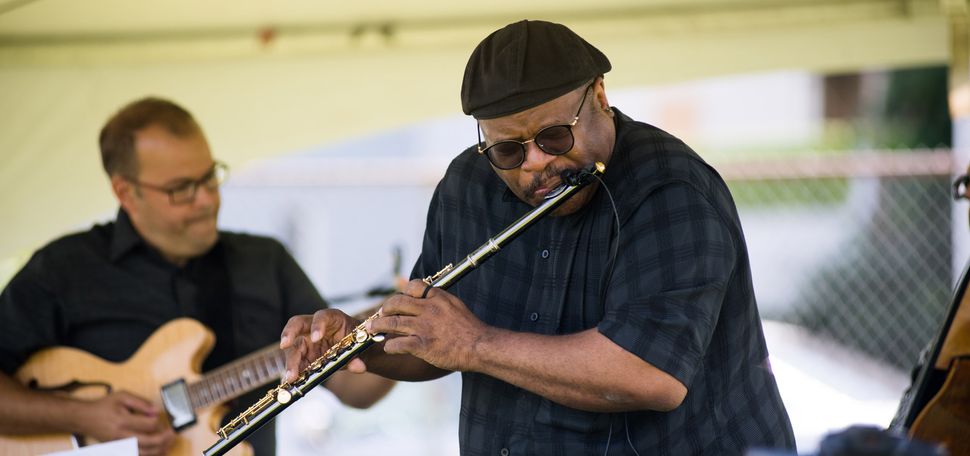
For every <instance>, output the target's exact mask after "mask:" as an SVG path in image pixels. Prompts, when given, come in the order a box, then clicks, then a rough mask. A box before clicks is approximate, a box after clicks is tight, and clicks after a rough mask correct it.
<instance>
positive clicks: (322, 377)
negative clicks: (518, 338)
mask: <svg viewBox="0 0 970 456" xmlns="http://www.w3.org/2000/svg"><path fill="white" fill-rule="evenodd" d="M605 171H606V166H605V165H604V164H603V163H600V162H596V163H594V164H592V165H589V166H587V167H586V168H583V169H582V170H580V171H579V172H577V173H575V174H572V175H571V176H567V177H564V182H566V183H564V184H563V185H561V186H560V187H558V188H556V189H555V190H553V191H552V192H550V193H549V195H547V196H546V199H545V201H543V202H542V204H540V205H539V206H537V207H536V208H535V209H533V210H531V211H529V212H528V213H526V214H525V215H523V216H522V217H520V218H519V219H518V220H516V221H515V222H513V223H512V224H511V225H509V226H508V227H507V228H505V229H504V230H502V232H500V233H499V234H497V235H495V237H493V238H490V239H488V240H487V241H485V243H484V244H482V245H481V246H480V247H479V248H477V249H475V251H474V252H472V253H470V254H469V255H468V256H467V257H465V259H464V260H462V261H461V262H460V263H458V264H457V265H452V264H449V265H447V266H445V267H444V268H443V269H442V270H441V271H439V272H438V273H437V274H435V275H433V276H430V277H426V278H425V279H423V280H424V282H425V283H426V284H428V285H429V286H432V287H435V288H447V287H448V286H450V285H452V284H454V283H455V282H457V281H458V280H459V279H461V278H462V277H463V276H464V275H465V274H467V273H468V272H470V271H471V270H472V269H475V268H476V267H478V266H479V265H480V264H482V263H483V262H485V261H486V260H487V259H488V258H489V257H491V256H492V255H493V254H495V253H496V252H498V251H499V249H501V248H502V247H503V246H504V245H505V244H507V243H509V242H511V241H512V240H513V239H515V238H516V237H517V236H518V235H519V234H520V233H522V232H523V231H524V230H525V229H526V228H528V227H530V226H532V225H533V224H534V223H535V222H537V221H538V220H539V219H541V218H542V217H544V216H546V215H548V214H549V213H551V212H552V211H554V210H555V209H556V208H558V207H559V206H560V205H561V204H562V203H564V202H565V201H566V200H567V199H569V198H570V197H572V196H573V195H575V194H576V193H577V192H579V190H581V189H582V188H583V187H585V186H586V185H587V184H589V183H590V182H592V180H593V179H592V178H593V177H598V176H601V175H602V174H603V173H604V172H605ZM379 315H380V312H377V313H375V314H374V315H371V316H370V317H368V318H367V319H366V320H364V321H363V322H362V323H361V324H360V325H358V326H357V327H356V328H354V330H353V331H351V332H350V333H348V334H347V335H346V336H344V337H343V339H341V340H340V341H339V342H337V343H336V344H334V345H333V346H332V347H330V349H328V350H327V351H326V353H324V354H323V356H321V357H319V358H317V359H316V360H315V361H313V362H312V363H310V365H308V366H307V367H306V369H304V370H303V371H302V372H301V373H300V375H299V377H297V378H296V380H293V381H292V382H286V383H282V384H280V385H279V386H277V387H275V388H273V389H271V390H270V391H269V392H267V393H266V395H265V396H263V398H262V399H260V400H259V401H257V402H256V403H255V404H253V405H252V406H250V407H249V408H248V409H246V411H244V412H243V413H241V414H239V416H237V417H236V418H234V419H233V420H232V421H230V422H229V423H227V424H226V425H225V426H223V427H222V428H221V429H219V430H218V431H217V432H216V433H217V434H218V435H219V440H218V441H217V442H216V443H215V444H214V445H212V446H211V447H209V448H208V449H207V450H205V451H204V452H203V454H204V455H205V456H219V455H223V454H225V453H226V452H228V451H229V450H231V449H232V448H233V447H235V446H236V445H238V444H239V443H241V442H242V441H243V440H244V439H245V438H246V437H248V436H249V435H250V434H252V433H253V432H255V431H256V430H257V429H259V428H260V427H262V426H263V425H264V424H266V423H268V422H269V421H270V420H272V419H273V418H275V417H276V415H279V414H280V412H282V411H283V410H284V409H286V408H287V407H289V406H290V405H291V404H293V403H294V402H296V401H297V400H298V399H300V398H301V397H303V396H304V395H306V393H308V392H310V390H312V389H313V388H315V387H316V386H317V385H319V384H321V383H323V382H324V381H326V380H327V379H328V378H330V376H331V375H333V374H334V373H335V372H337V371H338V370H340V368H342V367H344V365H346V364H347V363H349V362H350V361H351V360H352V359H354V358H355V357H357V356H358V355H360V354H361V353H363V351H364V350H367V349H368V348H370V346H371V345H373V344H374V343H378V342H382V341H384V339H385V335H384V334H382V333H377V334H370V333H368V332H367V330H366V329H365V326H366V325H367V323H368V322H369V321H371V320H373V319H375V318H377V317H378V316H379Z"/></svg>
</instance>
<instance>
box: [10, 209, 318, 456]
mask: <svg viewBox="0 0 970 456" xmlns="http://www.w3.org/2000/svg"><path fill="white" fill-rule="evenodd" d="M324 307H326V303H325V302H324V300H323V298H322V297H321V296H320V294H319V293H318V292H317V290H316V288H314V286H313V284H312V283H311V282H310V280H309V279H308V278H307V276H306V274H304V272H303V271H302V270H301V269H300V267H299V266H298V265H297V263H296V261H295V260H294V259H293V257H292V256H290V254H289V253H288V252H287V251H286V249H285V248H284V247H283V245H282V244H280V243H279V242H278V241H276V240H273V239H270V238H267V237H261V236H251V235H246V234H240V233H231V232H220V233H219V240H218V242H217V243H216V245H215V246H214V247H213V248H212V249H211V250H210V251H209V252H207V253H206V254H204V255H202V256H200V257H197V258H194V259H192V260H190V261H189V262H188V263H187V264H186V265H185V266H184V267H176V266H174V265H172V264H171V263H168V262H166V261H165V260H164V259H162V257H161V256H160V255H159V254H158V253H157V252H156V251H155V250H154V249H152V248H151V247H150V246H148V245H147V244H146V243H145V242H144V241H143V240H142V239H141V238H140V237H139V236H138V234H137V232H136V231H135V229H134V227H133V226H132V225H131V221H130V220H129V218H128V215H127V214H126V213H125V212H124V211H123V210H122V211H119V213H118V217H117V219H116V221H115V222H113V223H107V224H103V225H96V226H94V227H92V228H91V229H90V230H88V231H84V232H80V233H75V234H71V235H68V236H65V237H63V238H60V239H58V240H55V241H53V242H51V243H50V244H48V245H46V246H45V247H43V248H41V249H40V250H38V251H37V252H36V253H35V254H34V255H33V256H32V257H31V259H30V260H29V261H28V262H27V264H26V265H25V266H24V267H23V268H22V269H21V270H20V271H19V272H18V273H17V274H16V275H15V276H14V277H13V278H12V279H11V281H10V283H8V284H7V287H6V288H5V289H4V290H3V292H2V294H0V369H2V370H3V372H5V373H7V374H12V373H13V372H14V371H16V369H17V368H18V367H19V366H20V365H21V364H23V362H24V361H26V359H27V357H29V356H30V355H31V354H32V353H33V352H35V351H37V350H40V349H42V348H45V347H51V346H70V347H75V348H78V349H81V350H84V351H86V352H89V353H91V354H93V355H96V356H98V357H101V358H103V359H105V360H108V361H113V362H120V361H124V360H126V359H128V358H129V357H130V356H131V355H132V354H134V352H135V350H137V349H138V347H139V346H141V344H142V343H143V342H144V341H145V340H146V339H147V338H148V336H149V335H151V334H152V333H153V332H154V331H155V330H157V329H158V328H159V327H160V326H161V325H163V324H164V323H166V322H168V321H170V320H172V319H175V318H179V317H190V318H194V319H196V320H199V321H201V322H202V323H203V324H205V325H206V326H208V327H209V328H210V329H212V330H213V331H214V332H215V335H216V344H215V346H214V348H213V350H212V352H211V353H210V355H209V356H208V358H207V359H206V360H205V362H204V364H203V370H208V369H211V368H215V367H217V366H219V365H221V364H224V363H226V362H228V361H231V360H234V359H236V358H239V357H241V356H244V355H246V354H248V353H251V352H253V351H255V350H258V349H261V348H264V347H266V346H267V345H270V344H274V343H279V336H280V332H281V331H282V329H283V326H284V325H285V324H286V321H287V320H288V319H289V317H291V316H293V315H297V314H310V313H313V312H315V311H317V310H319V309H321V308H324ZM189 361H190V360H185V363H186V368H187V366H188V365H189V364H188V363H189ZM265 391H266V389H265V388H262V389H257V390H256V391H254V392H253V393H250V394H249V395H246V396H243V397H242V398H240V399H238V401H237V402H238V404H237V406H238V407H242V408H245V407H248V406H249V405H251V404H252V403H254V402H255V401H256V400H257V399H258V398H259V397H261V396H262V395H263V394H264V393H265ZM237 412H238V411H236V410H233V411H231V412H230V413H229V414H227V415H226V417H227V418H232V417H234V416H236V415H235V414H236V413H237ZM264 429H265V430H264ZM250 442H251V443H253V444H254V446H255V447H256V450H257V454H272V452H273V450H272V449H273V444H274V436H273V427H272V426H266V427H264V428H263V429H261V430H260V431H259V432H258V433H257V434H255V435H254V436H253V437H252V438H251V439H250ZM213 443H214V442H213Z"/></svg>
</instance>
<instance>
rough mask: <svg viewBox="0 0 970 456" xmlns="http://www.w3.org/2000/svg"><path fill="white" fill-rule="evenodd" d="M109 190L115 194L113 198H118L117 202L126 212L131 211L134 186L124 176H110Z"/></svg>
mask: <svg viewBox="0 0 970 456" xmlns="http://www.w3.org/2000/svg"><path fill="white" fill-rule="evenodd" d="M111 191H112V192H113V193H114V194H115V198H117V199H118V204H120V205H121V207H122V208H123V209H124V210H125V211H126V212H128V213H129V214H130V213H131V210H132V209H133V207H132V206H133V205H134V204H133V203H134V201H133V200H134V198H136V197H137V196H136V195H135V187H134V186H133V185H131V182H129V181H128V179H125V178H124V177H121V176H119V175H114V176H111Z"/></svg>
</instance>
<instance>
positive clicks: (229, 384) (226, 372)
mask: <svg viewBox="0 0 970 456" xmlns="http://www.w3.org/2000/svg"><path fill="white" fill-rule="evenodd" d="M285 367H286V363H285V358H284V357H283V352H282V351H280V350H279V349H277V348H276V347H273V346H270V347H266V348H264V349H263V350H261V351H258V352H255V353H252V354H250V355H248V356H246V357H244V358H242V359H239V360H236V361H234V362H232V363H230V364H228V365H225V366H222V367H219V368H217V369H215V370H212V371H210V372H208V373H206V374H203V377H202V378H201V379H200V380H198V381H197V382H195V383H193V384H190V385H188V391H189V401H190V402H191V404H192V407H193V408H203V407H207V406H209V405H212V404H217V403H222V402H225V401H227V400H230V399H234V398H236V397H239V396H241V395H243V394H245V393H248V392H249V391H252V390H254V389H256V388H257V387H259V386H261V385H264V384H266V383H268V382H270V381H271V380H274V379H277V378H279V377H280V375H281V374H282V372H283V369H284V368H285Z"/></svg>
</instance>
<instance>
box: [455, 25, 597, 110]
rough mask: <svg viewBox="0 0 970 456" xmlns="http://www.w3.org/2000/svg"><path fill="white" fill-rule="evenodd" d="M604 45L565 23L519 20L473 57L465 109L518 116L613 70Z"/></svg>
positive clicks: (464, 91)
mask: <svg viewBox="0 0 970 456" xmlns="http://www.w3.org/2000/svg"><path fill="white" fill-rule="evenodd" d="M610 68H612V67H611V66H610V61H609V59H607V58H606V56H605V55H603V53H602V52H600V51H599V49H596V48H595V47H593V45H591V44H589V43H587V42H586V40H584V39H582V38H581V37H580V36H579V35H577V34H575V33H574V32H573V31H572V30H569V29H568V28H567V27H566V26H564V25H561V24H555V23H552V22H545V21H528V20H525V21H520V22H516V23H514V24H509V25H507V26H505V27H503V28H501V29H499V30H497V31H495V32H493V33H492V34H491V35H489V36H487V37H486V38H485V39H484V40H482V42H481V43H479V44H478V47H476V48H475V51H473V52H472V55H471V57H470V58H469V59H468V65H466V66H465V77H464V79H463V80H462V82H461V109H462V111H464V112H465V114H469V115H472V116H474V117H475V118H476V119H494V118H496V117H502V116H507V115H510V114H515V113H517V112H520V111H524V110H526V109H529V108H532V107H535V106H538V105H540V104H542V103H545V102H547V101H549V100H552V99H554V98H557V97H559V96H561V95H565V94H566V93H568V92H569V91H571V90H573V89H576V88H578V87H579V86H580V85H582V84H583V83H585V82H587V81H589V80H591V79H593V78H594V77H596V76H599V75H601V74H604V73H606V72H607V71H610Z"/></svg>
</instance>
